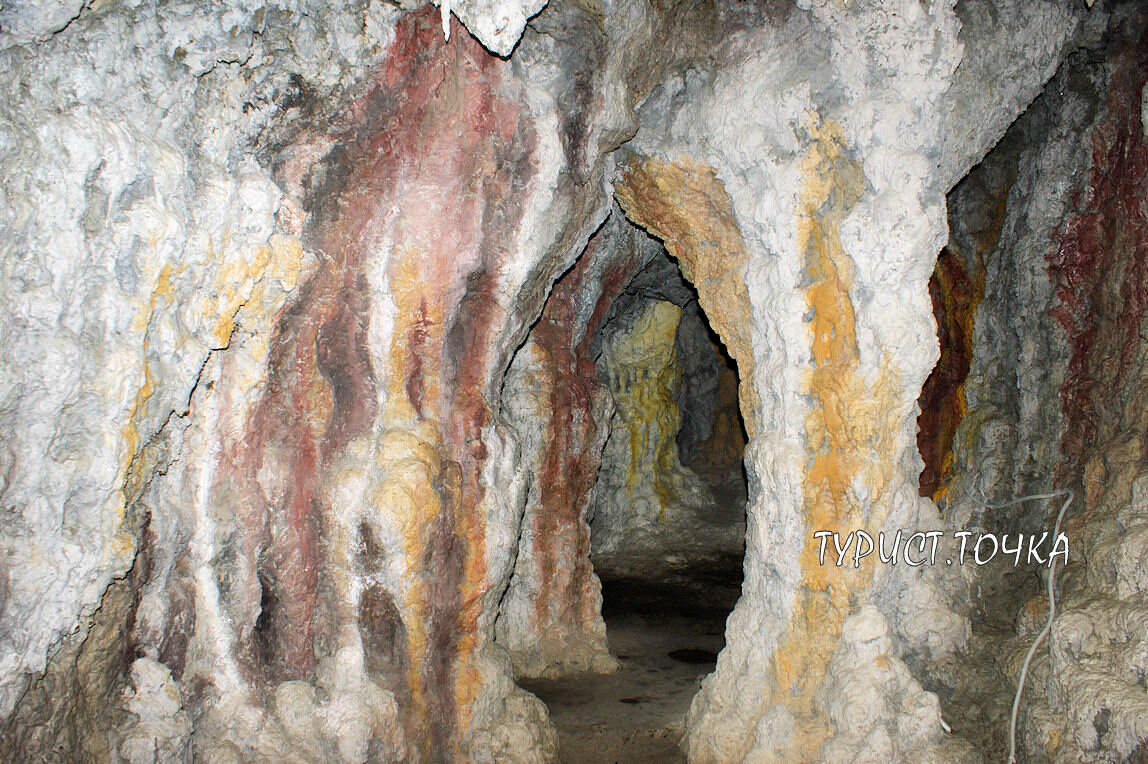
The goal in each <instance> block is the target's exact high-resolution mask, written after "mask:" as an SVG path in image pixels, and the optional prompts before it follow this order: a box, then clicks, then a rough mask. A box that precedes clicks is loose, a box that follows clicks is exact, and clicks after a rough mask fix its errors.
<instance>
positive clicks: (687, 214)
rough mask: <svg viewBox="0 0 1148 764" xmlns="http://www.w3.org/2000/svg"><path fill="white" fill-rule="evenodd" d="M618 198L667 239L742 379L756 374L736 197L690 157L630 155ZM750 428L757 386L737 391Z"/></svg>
mask: <svg viewBox="0 0 1148 764" xmlns="http://www.w3.org/2000/svg"><path fill="white" fill-rule="evenodd" d="M614 196H615V197H616V198H617V200H618V203H619V204H620V205H621V206H622V210H623V211H624V212H625V213H626V217H628V218H629V219H630V220H632V221H633V222H634V223H636V224H637V225H639V226H641V227H642V228H645V229H646V230H647V231H649V232H650V233H652V234H653V235H655V236H657V237H658V238H659V239H661V240H662V241H663V242H664V243H665V245H666V249H667V250H668V251H669V253H670V254H671V255H673V256H674V258H675V259H677V261H678V264H679V265H680V266H681V269H682V274H683V275H684V276H685V277H686V279H687V280H688V281H689V282H690V283H691V284H693V286H694V288H695V289H697V290H698V301H699V302H700V303H701V306H702V309H703V310H704V311H705V314H706V317H707V318H708V319H709V321H710V326H712V327H713V329H714V331H715V332H717V333H718V336H720V337H721V339H722V341H723V342H724V343H725V345H726V348H727V349H728V350H729V354H730V357H731V358H733V359H734V360H735V361H736V362H737V364H738V370H739V374H740V376H741V378H742V379H743V380H752V379H753V376H754V372H753V365H754V359H753V345H752V342H751V339H752V338H751V331H752V327H753V307H752V305H751V304H750V301H749V290H748V289H747V288H746V285H745V269H746V265H747V264H748V263H749V253H748V252H747V251H746V247H745V242H744V241H743V240H742V236H741V229H740V228H739V227H738V224H737V218H736V216H735V215H734V211H733V201H732V200H731V199H730V197H729V194H728V193H727V192H726V190H725V185H724V184H723V183H722V182H721V180H720V179H719V178H718V177H717V173H716V172H714V170H713V168H712V167H709V166H707V165H704V164H700V163H698V162H695V161H693V160H691V159H688V158H686V157H681V158H679V159H678V160H677V161H676V162H666V161H665V160H662V159H658V158H655V157H641V156H638V155H631V157H630V158H629V159H628V160H627V161H626V162H625V163H624V165H623V172H622V179H621V181H620V182H619V183H618V184H617V185H616V186H615V189H614ZM738 398H739V400H740V402H741V409H742V414H743V417H744V421H745V427H746V431H747V433H748V435H749V437H750V438H752V437H753V434H754V429H755V425H756V416H755V415H754V414H755V412H756V411H757V409H758V398H757V391H756V390H755V389H754V387H753V385H752V384H743V385H741V386H740V390H739V391H738Z"/></svg>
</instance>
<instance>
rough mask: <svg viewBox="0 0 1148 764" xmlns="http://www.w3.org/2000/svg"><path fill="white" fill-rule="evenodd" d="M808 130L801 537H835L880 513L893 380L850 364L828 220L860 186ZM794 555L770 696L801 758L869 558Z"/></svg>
mask: <svg viewBox="0 0 1148 764" xmlns="http://www.w3.org/2000/svg"><path fill="white" fill-rule="evenodd" d="M810 134H811V137H812V139H813V140H812V143H811V146H810V149H809V152H808V154H807V155H806V157H805V158H804V161H803V162H802V173H803V177H804V184H803V188H802V191H801V194H800V196H799V210H798V219H797V227H798V241H799V246H800V247H801V248H802V250H803V251H804V253H805V261H806V271H807V273H808V275H809V278H810V281H811V284H810V286H809V287H808V288H807V289H806V301H807V305H808V306H809V308H810V313H811V315H812V322H811V324H810V333H811V351H812V353H811V355H812V358H813V367H812V369H811V370H810V372H809V374H808V375H807V377H806V379H805V382H804V384H805V388H806V392H807V394H808V395H809V396H810V398H811V399H812V400H813V405H812V406H811V409H810V412H809V414H808V416H807V418H806V422H805V431H806V435H807V441H806V443H807V446H806V448H807V451H808V454H809V468H808V470H807V473H806V476H805V481H804V497H803V509H804V514H805V518H806V522H807V527H808V528H809V529H810V537H811V535H812V531H813V530H830V531H837V532H839V533H841V534H842V535H843V536H844V535H845V534H847V533H849V532H850V531H855V530H860V529H864V530H867V531H869V532H871V533H873V529H874V528H876V527H877V526H879V525H880V524H881V523H882V522H883V520H884V517H883V512H881V510H879V509H877V508H878V507H881V506H883V505H884V503H883V502H882V501H881V497H882V496H883V495H884V494H885V492H886V491H887V489H888V486H889V484H890V482H891V480H892V478H893V475H894V472H895V469H894V467H893V465H892V457H893V454H894V452H895V444H894V442H893V436H892V434H893V433H894V432H895V431H896V416H895V412H896V411H897V406H898V393H899V390H900V384H899V380H898V378H897V374H896V372H895V371H894V370H893V367H892V364H891V363H890V362H889V359H888V358H887V357H886V358H883V359H882V362H881V364H880V371H879V373H878V374H877V376H876V378H875V379H872V380H866V379H865V378H864V375H863V374H862V373H861V372H860V370H859V366H860V355H859V351H858V346H857V337H856V323H855V316H854V311H853V304H852V301H851V299H850V295H849V290H850V287H851V286H852V281H853V262H852V259H851V258H850V257H849V255H848V253H846V252H845V251H844V249H843V248H842V246H841V237H840V225H841V223H842V221H843V220H844V218H845V215H846V214H847V213H848V212H849V210H850V208H851V207H852V206H853V205H854V204H856V202H857V201H858V200H859V198H860V196H861V193H862V191H863V186H864V177H863V175H862V172H861V168H860V165H859V164H858V163H857V162H856V161H855V160H852V159H851V158H849V157H848V156H847V154H846V152H845V142H844V137H843V134H842V131H841V129H840V126H838V125H837V124H835V123H833V122H826V123H824V124H818V123H817V122H814V124H812V125H811V126H810ZM856 482H862V483H864V484H866V485H867V487H868V489H869V492H870V494H871V496H872V497H873V504H872V506H873V507H874V509H873V510H872V511H871V514H870V515H869V516H865V513H864V507H862V506H861V504H860V502H859V501H858V499H857V497H856V495H855V494H854V492H853V486H854V484H855V483H856ZM878 515H881V516H878ZM873 535H874V536H875V535H876V534H875V533H874V534H873ZM830 553H831V554H832V552H830ZM827 562H828V561H827ZM799 564H800V566H801V572H802V582H803V586H802V588H801V589H800V590H799V591H798V594H797V597H796V601H795V608H794V615H793V618H792V620H791V622H790V626H789V629H788V631H787V636H786V638H785V639H784V640H783V641H782V643H781V644H780V645H779V646H778V648H777V650H776V652H775V655H774V670H775V673H776V684H777V688H778V693H779V696H778V697H777V698H776V699H775V700H776V701H780V702H782V703H784V704H785V705H786V706H787V707H788V708H789V709H790V712H791V713H793V715H794V717H795V718H796V719H797V720H798V723H799V724H800V726H801V728H802V729H801V733H800V734H799V735H797V736H796V737H795V739H796V740H799V741H800V743H799V749H800V750H798V751H795V755H797V756H799V757H800V758H801V759H803V760H811V759H814V758H816V757H817V755H818V753H819V751H820V749H821V746H822V744H823V742H824V740H825V738H826V737H827V736H828V735H829V733H830V732H831V730H830V726H829V722H828V719H826V718H825V717H824V715H823V714H822V713H821V712H820V710H819V709H818V707H817V704H816V702H815V694H816V691H817V688H818V687H819V686H820V684H821V682H822V681H823V679H824V676H825V671H826V667H827V665H828V663H829V659H830V657H831V655H832V652H833V649H834V647H835V644H836V641H837V638H838V636H839V635H840V633H841V627H842V624H843V623H844V620H845V618H846V616H847V615H848V614H849V612H850V609H851V607H852V605H853V601H854V599H855V595H856V594H857V593H859V592H862V591H863V590H864V589H866V588H868V587H869V586H871V585H872V579H873V567H872V565H865V564H863V565H862V566H861V567H860V568H859V569H856V570H855V569H853V567H852V566H851V565H848V564H847V565H845V566H843V567H840V568H838V567H836V566H835V565H832V564H827V565H824V566H823V565H821V564H819V562H818V556H817V547H816V546H815V545H812V544H809V545H806V546H804V547H803V549H802V553H801V556H800V558H799Z"/></svg>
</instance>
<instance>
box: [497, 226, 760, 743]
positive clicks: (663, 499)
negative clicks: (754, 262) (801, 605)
mask: <svg viewBox="0 0 1148 764" xmlns="http://www.w3.org/2000/svg"><path fill="white" fill-rule="evenodd" d="M738 389H739V380H738V371H737V365H736V363H735V362H734V361H733V360H732V358H730V356H729V353H728V352H727V350H726V348H725V346H724V343H723V342H722V340H721V338H720V337H719V336H718V334H717V333H716V332H715V331H714V330H713V329H712V328H711V327H710V325H709V322H708V319H707V316H706V313H705V311H704V309H703V308H702V307H701V305H700V301H699V297H698V294H697V292H696V291H695V290H694V288H693V287H692V285H691V284H690V282H689V281H687V280H686V278H685V277H684V275H683V273H682V271H681V270H680V269H679V267H678V264H677V262H676V261H675V260H674V259H673V258H672V257H670V255H669V254H668V253H667V251H666V249H665V247H664V246H663V245H662V243H661V242H660V241H659V240H658V239H656V238H654V237H653V236H651V235H649V234H648V233H647V232H646V231H644V230H642V229H640V228H638V227H637V226H636V225H634V224H633V223H631V222H629V221H628V220H627V219H626V218H625V216H624V215H623V214H622V212H621V210H620V209H615V210H614V212H613V213H612V214H611V216H610V218H609V219H608V220H607V222H606V223H605V224H604V225H603V227H602V229H600V230H599V232H598V233H597V234H596V235H595V236H594V237H593V238H592V239H591V241H590V243H589V245H588V246H587V248H586V250H585V252H584V253H583V254H582V255H581V257H580V258H579V260H578V261H577V262H576V263H575V265H574V266H573V267H572V268H571V269H570V270H569V271H567V272H566V273H565V274H564V275H563V276H562V277H561V278H560V279H559V280H558V282H557V283H556V284H555V286H554V289H553V291H552V293H551V296H550V298H549V300H548V302H547V305H546V308H545V309H544V311H543V314H542V316H541V318H540V319H539V321H538V323H537V324H536V325H535V326H534V328H533V329H532V331H531V333H530V336H529V338H528V340H527V341H526V343H525V344H524V345H523V346H522V348H520V350H519V352H518V354H517V355H516V356H515V359H514V362H513V363H512V365H511V368H510V371H509V372H508V375H507V381H506V384H505V385H504V389H503V405H504V411H505V412H506V413H507V414H508V418H509V420H510V421H512V422H514V423H516V428H517V430H518V435H519V438H520V441H521V442H522V443H523V444H524V450H525V451H526V452H527V455H528V456H527V460H526V461H527V463H530V464H532V468H531V469H530V475H531V477H530V480H531V485H530V487H529V489H528V491H527V494H528V498H527V502H526V507H525V508H524V516H523V521H522V523H521V535H520V538H519V543H518V559H517V561H516V564H515V568H514V572H513V574H512V577H511V580H510V583H509V585H508V589H507V593H506V595H505V596H504V598H503V602H502V604H501V606H500V611H499V616H498V620H497V622H496V627H495V632H496V638H497V639H498V641H499V642H500V643H501V644H502V645H503V646H504V647H506V648H508V650H509V651H510V653H511V656H512V660H513V663H514V669H515V675H516V678H517V679H518V681H519V683H520V684H521V685H522V686H524V687H526V688H527V689H529V690H531V691H533V692H534V693H535V694H537V695H538V696H539V697H541V698H542V700H543V701H545V702H547V704H548V706H549V707H550V711H551V715H552V719H553V720H554V721H555V723H556V725H557V727H558V728H559V730H560V733H561V734H562V738H563V739H562V746H563V749H564V755H565V756H567V757H574V758H573V759H572V760H579V759H578V757H579V756H582V757H585V756H588V755H589V756H592V757H595V756H605V757H606V758H609V757H610V756H615V757H618V758H619V760H637V759H635V758H634V757H639V758H640V757H646V758H649V757H655V758H657V759H658V760H670V759H666V758H665V757H666V756H675V757H676V756H680V752H679V751H678V748H677V743H678V738H679V737H680V728H679V727H678V723H679V722H680V721H681V718H682V717H683V716H684V714H685V712H686V710H687V708H688V705H689V702H690V700H691V698H692V697H693V695H694V693H695V692H696V690H697V687H698V682H699V681H700V679H701V677H703V676H704V675H706V674H708V673H709V672H710V671H712V669H713V667H714V663H715V661H716V655H717V653H718V652H719V651H720V650H721V648H722V647H723V646H724V634H725V621H726V618H727V616H728V615H729V613H730V611H731V610H732V609H733V607H734V605H735V603H736V602H737V600H738V597H739V595H740V592H741V575H742V566H743V557H744V548H745V527H746V526H745V518H746V479H745V472H744V467H743V450H744V447H745V443H746V436H745V431H744V426H743V424H742V422H741V414H740V406H739V401H738ZM607 637H608V639H607ZM616 669H617V671H615V670H616ZM611 672H612V673H611ZM588 675H594V676H588ZM595 677H596V678H595ZM603 746H604V747H603ZM586 760H597V759H596V758H594V759H586ZM603 760H604V759H603Z"/></svg>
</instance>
